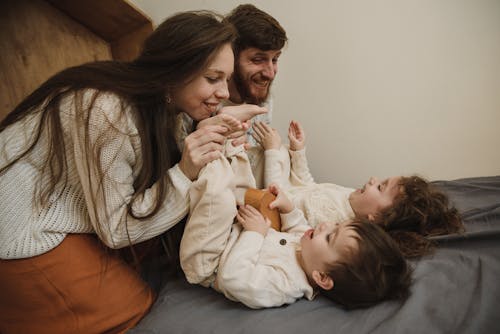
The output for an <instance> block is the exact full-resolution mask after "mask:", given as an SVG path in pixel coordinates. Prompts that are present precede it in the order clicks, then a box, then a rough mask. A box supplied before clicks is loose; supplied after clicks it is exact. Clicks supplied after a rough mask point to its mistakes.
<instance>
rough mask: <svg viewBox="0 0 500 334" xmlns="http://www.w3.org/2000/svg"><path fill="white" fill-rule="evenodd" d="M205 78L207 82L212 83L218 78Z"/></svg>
mask: <svg viewBox="0 0 500 334" xmlns="http://www.w3.org/2000/svg"><path fill="white" fill-rule="evenodd" d="M206 78H207V80H208V82H212V83H213V82H217V80H218V79H219V78H212V77H206Z"/></svg>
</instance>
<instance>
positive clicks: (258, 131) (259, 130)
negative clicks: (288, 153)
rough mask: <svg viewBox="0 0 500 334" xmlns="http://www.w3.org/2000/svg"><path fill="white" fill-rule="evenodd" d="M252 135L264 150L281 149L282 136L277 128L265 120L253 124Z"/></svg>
mask: <svg viewBox="0 0 500 334" xmlns="http://www.w3.org/2000/svg"><path fill="white" fill-rule="evenodd" d="M253 130H254V131H253V133H252V137H254V138H255V140H256V141H257V142H258V143H259V144H261V145H262V147H263V148H264V150H270V149H279V148H280V147H281V137H280V135H279V133H278V131H277V130H276V129H273V128H271V127H270V126H269V125H267V124H266V123H263V122H255V123H254V124H253Z"/></svg>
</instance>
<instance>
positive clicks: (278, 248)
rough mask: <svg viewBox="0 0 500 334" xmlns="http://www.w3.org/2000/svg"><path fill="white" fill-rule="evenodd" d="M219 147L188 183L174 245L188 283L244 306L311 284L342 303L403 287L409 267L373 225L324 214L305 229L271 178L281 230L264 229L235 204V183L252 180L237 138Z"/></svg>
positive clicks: (362, 302) (294, 293)
mask: <svg viewBox="0 0 500 334" xmlns="http://www.w3.org/2000/svg"><path fill="white" fill-rule="evenodd" d="M228 145H231V143H230V142H228V143H227V144H226V146H228ZM225 152H226V156H223V155H221V157H220V158H219V159H217V160H215V161H213V162H211V163H209V164H207V166H205V167H204V168H203V169H202V171H201V172H200V175H199V177H198V179H197V180H196V181H195V182H193V184H192V186H191V189H190V193H189V195H190V215H189V218H188V221H187V223H186V227H185V230H184V235H183V238H182V241H181V246H180V260H181V266H182V269H183V271H184V273H185V275H186V278H187V280H188V281H189V282H190V283H193V284H201V285H203V286H206V287H212V288H214V289H215V290H217V291H219V292H221V293H223V294H224V295H225V296H226V297H228V298H229V299H231V300H235V301H239V302H242V303H244V304H245V305H247V306H248V307H251V308H262V307H277V306H281V305H284V304H290V303H293V302H294V301H296V300H298V299H300V298H303V297H305V298H307V299H309V300H312V299H313V298H314V296H315V295H316V292H317V291H319V292H320V293H323V294H324V295H325V296H327V297H328V298H330V299H332V300H334V301H335V302H337V303H339V304H340V305H343V306H345V307H347V308H355V307H366V306H369V305H372V304H374V303H377V302H379V301H381V300H385V299H396V298H404V297H405V296H406V295H407V294H408V289H409V284H410V281H411V273H410V269H409V267H408V266H407V263H406V261H405V260H404V258H403V256H402V254H401V252H400V251H399V249H398V247H397V245H396V244H395V243H394V241H393V240H392V239H391V238H390V237H389V236H388V235H387V234H386V233H385V232H384V231H383V230H382V229H381V228H380V227H379V226H378V225H375V224H371V223H367V222H363V221H355V222H346V223H343V224H334V223H330V222H325V223H321V224H317V226H316V228H314V229H311V226H310V225H309V224H308V223H307V221H306V220H305V218H304V215H303V213H302V211H300V210H298V209H297V208H296V207H295V206H294V205H293V204H292V202H291V201H290V200H289V199H288V198H287V196H286V195H285V193H284V192H283V191H281V190H280V188H279V187H278V186H275V185H271V186H270V187H269V191H270V192H272V193H273V194H274V195H276V196H277V197H276V200H274V201H273V202H272V203H271V206H272V208H276V209H278V210H279V211H280V215H281V223H282V230H281V231H275V230H273V229H269V225H270V222H269V220H267V219H265V218H264V217H263V216H262V215H261V214H260V213H259V211H257V210H256V209H254V208H253V207H251V206H248V205H240V208H239V210H237V206H236V204H237V203H238V202H239V203H241V193H238V191H236V190H238V189H246V188H251V187H254V186H255V180H254V179H253V176H252V173H251V169H250V165H249V163H248V157H247V156H246V153H245V151H244V149H243V147H242V145H240V146H238V147H237V148H235V149H233V148H231V149H230V150H226V151H225ZM229 152H230V153H229ZM235 217H237V221H238V222H237V223H235V224H233V222H234V218H235Z"/></svg>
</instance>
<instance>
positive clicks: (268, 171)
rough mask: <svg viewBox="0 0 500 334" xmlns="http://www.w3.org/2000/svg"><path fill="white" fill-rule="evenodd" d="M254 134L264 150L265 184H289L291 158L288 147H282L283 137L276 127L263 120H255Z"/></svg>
mask: <svg viewBox="0 0 500 334" xmlns="http://www.w3.org/2000/svg"><path fill="white" fill-rule="evenodd" d="M253 129H254V132H253V133H252V136H253V137H254V139H255V141H256V142H257V143H259V144H260V145H261V146H262V148H263V149H264V150H265V151H264V186H266V187H267V186H268V185H269V184H271V183H277V184H279V185H280V186H284V185H285V184H288V178H289V176H290V160H289V156H288V154H287V153H286V149H284V148H282V145H281V137H280V135H279V133H278V131H276V129H273V128H271V127H270V126H269V125H267V124H265V123H263V122H255V123H254V125H253Z"/></svg>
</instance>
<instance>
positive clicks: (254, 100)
mask: <svg viewBox="0 0 500 334" xmlns="http://www.w3.org/2000/svg"><path fill="white" fill-rule="evenodd" d="M233 81H234V85H235V87H236V89H237V90H238V93H240V98H241V101H242V102H243V103H251V104H257V105H261V104H262V103H264V102H265V101H266V100H267V97H268V96H269V91H270V90H271V83H272V81H271V82H270V83H269V86H268V87H267V92H266V95H265V96H263V97H261V96H258V97H257V96H253V95H252V93H251V92H250V87H249V85H248V83H247V82H246V81H245V80H243V78H242V77H241V75H240V72H239V71H236V72H235V73H234V74H233Z"/></svg>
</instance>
